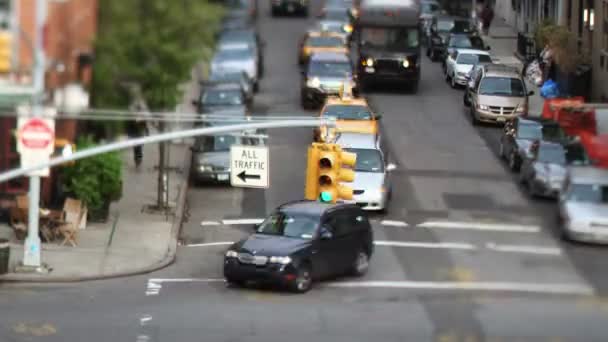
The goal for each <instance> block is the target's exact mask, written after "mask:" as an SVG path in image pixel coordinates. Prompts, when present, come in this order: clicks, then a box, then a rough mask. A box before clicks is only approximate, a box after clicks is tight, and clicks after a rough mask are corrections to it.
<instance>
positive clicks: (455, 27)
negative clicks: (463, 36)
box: [437, 20, 471, 33]
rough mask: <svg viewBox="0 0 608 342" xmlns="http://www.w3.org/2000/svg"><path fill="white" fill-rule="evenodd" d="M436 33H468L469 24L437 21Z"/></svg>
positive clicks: (462, 21)
mask: <svg viewBox="0 0 608 342" xmlns="http://www.w3.org/2000/svg"><path fill="white" fill-rule="evenodd" d="M437 31H440V32H454V33H459V32H470V31H471V24H470V23H469V22H468V21H464V20H456V21H454V20H440V21H437Z"/></svg>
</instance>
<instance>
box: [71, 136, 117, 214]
mask: <svg viewBox="0 0 608 342" xmlns="http://www.w3.org/2000/svg"><path fill="white" fill-rule="evenodd" d="M94 146H95V143H94V141H93V139H92V138H91V137H90V136H86V137H83V138H80V139H78V142H77V148H78V150H83V149H87V148H91V147H94ZM64 184H65V188H66V189H67V193H68V194H70V195H71V196H74V197H75V198H77V199H79V200H81V201H82V202H83V203H84V204H85V205H86V207H87V209H88V219H89V220H92V221H105V220H107V218H108V215H109V210H110V203H111V202H112V201H116V200H118V199H120V197H121V196H122V159H121V157H120V154H119V153H117V152H109V153H104V154H99V155H96V156H93V157H89V158H84V159H80V160H78V161H77V162H76V163H75V164H74V165H71V166H69V167H67V168H66V169H65V176H64Z"/></svg>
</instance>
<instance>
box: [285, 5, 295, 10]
mask: <svg viewBox="0 0 608 342" xmlns="http://www.w3.org/2000/svg"><path fill="white" fill-rule="evenodd" d="M294 9H295V8H294V7H293V5H292V4H289V5H287V11H288V12H293V11H294Z"/></svg>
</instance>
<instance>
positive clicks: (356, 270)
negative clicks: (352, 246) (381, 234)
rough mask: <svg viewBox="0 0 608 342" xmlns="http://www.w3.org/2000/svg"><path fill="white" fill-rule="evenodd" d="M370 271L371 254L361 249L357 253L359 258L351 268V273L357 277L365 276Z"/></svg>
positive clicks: (356, 258)
mask: <svg viewBox="0 0 608 342" xmlns="http://www.w3.org/2000/svg"><path fill="white" fill-rule="evenodd" d="M368 270H369V253H367V252H366V251H365V249H361V250H360V251H359V252H357V256H356V257H355V260H354V261H353V266H352V268H351V273H352V275H354V276H355V277H362V276H364V275H365V274H366V273H367V271H368Z"/></svg>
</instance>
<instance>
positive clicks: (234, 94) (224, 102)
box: [192, 83, 247, 113]
mask: <svg viewBox="0 0 608 342" xmlns="http://www.w3.org/2000/svg"><path fill="white" fill-rule="evenodd" d="M246 104H247V100H246V96H245V92H244V91H243V89H242V88H241V86H240V85H239V84H236V83H220V84H209V85H208V86H206V87H204V88H203V89H202V90H201V94H200V97H199V98H198V99H196V100H193V101H192V105H194V106H196V107H197V110H198V112H199V113H214V112H217V111H219V110H224V109H229V110H241V109H242V110H243V111H245V108H246Z"/></svg>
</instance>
